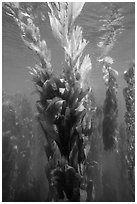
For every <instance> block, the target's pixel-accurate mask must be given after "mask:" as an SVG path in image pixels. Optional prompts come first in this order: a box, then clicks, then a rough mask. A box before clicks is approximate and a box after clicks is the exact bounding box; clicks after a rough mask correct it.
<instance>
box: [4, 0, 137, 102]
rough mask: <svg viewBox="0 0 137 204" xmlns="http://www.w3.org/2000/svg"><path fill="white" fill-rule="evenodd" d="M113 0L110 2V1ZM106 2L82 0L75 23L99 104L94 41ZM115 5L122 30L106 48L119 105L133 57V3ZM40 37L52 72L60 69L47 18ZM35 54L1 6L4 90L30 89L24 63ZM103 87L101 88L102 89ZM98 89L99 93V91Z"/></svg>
mask: <svg viewBox="0 0 137 204" xmlns="http://www.w3.org/2000/svg"><path fill="white" fill-rule="evenodd" d="M113 4H114V3H113ZM109 5H110V3H103V2H101V3H100V2H96V3H95V2H90V3H86V4H85V6H84V8H83V11H82V13H81V15H80V16H79V17H78V19H77V21H76V23H78V24H80V25H81V26H82V28H83V32H84V37H85V38H86V39H87V40H88V41H89V45H88V48H87V53H89V54H90V57H91V60H92V64H93V66H92V67H93V68H92V72H91V85H92V87H93V90H94V93H95V97H96V100H97V102H99V103H100V104H102V100H103V95H104V90H105V89H104V82H103V80H102V72H101V67H99V64H98V63H97V60H96V59H97V57H98V56H99V49H98V47H97V43H98V42H99V37H100V35H101V33H100V32H99V31H98V30H99V26H100V22H99V19H101V18H103V17H104V16H105V15H106V12H107V9H106V7H109ZM115 5H117V7H118V8H122V13H123V15H124V16H125V18H124V20H123V25H124V27H125V30H124V31H123V33H122V34H121V35H119V36H117V42H116V44H115V46H114V48H113V49H112V51H111V52H110V56H112V57H113V58H114V60H115V63H114V65H113V67H114V68H115V69H116V70H117V71H118V72H119V76H118V82H119V97H120V101H119V102H120V106H122V105H123V100H122V89H123V87H124V86H125V83H124V80H123V72H124V70H126V69H127V68H128V64H129V62H130V61H131V60H133V59H134V57H135V5H134V3H132V2H131V3H130V2H129V3H128V2H126V3H115ZM39 26H40V28H41V35H42V38H44V39H46V41H47V44H48V48H49V49H50V50H51V55H52V64H53V68H54V70H55V72H57V73H60V72H61V70H62V62H64V55H63V51H62V49H61V48H60V45H59V44H58V43H57V41H56V39H54V37H53V35H52V33H51V29H50V26H49V19H48V16H47V15H46V20H45V21H43V22H42V21H41V22H40V23H39ZM36 60H37V58H36V56H35V55H34V54H33V52H31V51H30V50H29V49H28V48H26V47H25V45H24V44H23V42H22V40H21V38H20V34H19V29H18V27H17V26H16V25H15V23H14V21H13V20H12V18H11V17H9V16H7V15H6V14H5V12H4V9H3V15H2V65H3V89H5V90H6V91H7V92H8V93H14V92H17V91H19V92H20V91H21V92H22V91H23V92H25V93H30V92H31V91H32V89H33V88H32V83H31V80H30V77H29V74H28V70H27V69H25V68H26V67H27V66H33V65H34V64H35V62H36ZM102 91H103V92H102ZM101 93H102V94H101Z"/></svg>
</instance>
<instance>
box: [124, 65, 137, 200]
mask: <svg viewBox="0 0 137 204" xmlns="http://www.w3.org/2000/svg"><path fill="white" fill-rule="evenodd" d="M124 79H125V81H126V82H127V87H126V88H124V90H123V95H124V98H125V103H126V109H127V111H126V113H125V123H126V133H127V155H126V161H127V168H128V176H129V184H130V191H131V194H132V199H133V201H134V200H135V64H134V63H132V64H130V67H129V69H128V70H127V71H125V72H124Z"/></svg>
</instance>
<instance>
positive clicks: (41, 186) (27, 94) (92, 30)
mask: <svg viewBox="0 0 137 204" xmlns="http://www.w3.org/2000/svg"><path fill="white" fill-rule="evenodd" d="M21 4H22V6H24V8H25V9H26V8H27V7H29V6H30V5H32V8H33V12H34V13H33V15H34V20H33V21H34V23H35V25H36V26H38V27H39V29H40V36H41V40H45V41H46V43H47V48H48V49H49V50H50V52H51V64H52V68H53V71H54V73H55V74H56V76H58V78H59V77H60V75H61V73H62V69H63V67H64V66H65V63H66V62H65V59H66V58H65V57H66V56H65V54H66V53H65V54H64V50H63V48H62V47H63V46H62V47H61V45H60V42H59V40H57V39H56V38H55V36H54V34H53V30H52V26H51V22H50V19H49V14H48V13H50V8H49V7H48V5H47V4H43V2H36V3H34V2H33V3H31V2H29V3H25V2H24V3H21ZM53 5H54V3H53ZM53 5H52V4H51V7H52V6H53ZM53 7H54V6H53ZM112 8H115V9H116V10H118V11H120V12H121V14H122V16H124V18H123V19H122V32H121V33H120V34H118V35H116V41H115V43H114V46H113V47H112V50H110V52H109V56H110V57H111V59H113V60H114V63H113V64H112V68H113V69H114V70H116V71H117V72H118V75H116V76H115V77H114V80H115V78H116V81H117V84H118V89H117V88H116V87H114V89H115V90H114V92H113V94H112V96H111V95H110V97H112V99H111V100H112V103H111V101H110V107H109V102H108V104H107V99H106V98H107V94H106V93H107V92H106V90H107V86H106V84H107V82H106V81H105V82H104V79H103V73H102V64H101V63H100V62H99V59H101V56H103V54H102V53H101V49H100V47H99V46H98V44H99V42H100V41H101V37H102V36H103V35H104V33H105V32H106V31H107V30H100V28H101V26H102V22H105V20H106V19H105V18H106V15H107V14H108V15H109V14H110V10H111V9H112ZM14 9H15V8H14ZM54 17H55V16H54ZM24 18H26V17H24ZM103 20H104V21H103ZM72 25H73V24H72ZM74 25H78V26H80V27H82V31H83V38H84V39H86V40H87V41H88V44H87V46H86V47H85V49H84V51H83V52H82V54H83V55H88V54H89V57H90V60H91V64H90V65H91V69H90V71H89V72H88V75H87V76H86V79H87V81H88V82H89V85H90V87H91V88H92V94H93V95H92V97H93V101H94V102H93V106H94V105H95V106H96V108H95V107H93V108H95V109H94V110H95V112H94V110H93V113H91V115H90V113H89V115H90V116H89V118H90V123H91V124H90V125H89V121H88V119H87V120H85V121H86V122H85V126H86V125H87V124H88V125H89V129H88V128H87V126H88V125H87V126H86V128H87V129H86V133H83V132H82V131H84V130H85V129H82V130H81V132H82V133H81V134H82V135H83V134H87V135H88V134H90V136H91V137H89V138H90V139H89V138H88V139H89V140H88V142H87V143H88V145H89V144H90V145H89V146H90V150H89V155H88V156H87V158H88V159H87V161H88V162H89V163H88V162H87V163H88V165H87V163H86V165H87V166H86V167H85V169H86V170H85V169H84V167H83V169H84V170H85V172H86V174H87V175H86V176H87V177H86V179H87V180H89V181H90V182H91V183H90V182H89V181H88V182H89V183H90V184H92V187H91V188H92V190H91V191H90V188H89V187H88V185H87V186H86V184H85V183H86V181H87V180H86V179H85V180H84V179H83V180H84V181H83V180H82V179H81V180H82V182H83V184H82V186H83V187H81V190H80V196H81V198H80V200H79V201H90V202H93V201H97V202H131V201H134V196H135V195H134V190H133V189H134V182H133V179H134V176H133V171H134V168H133V169H132V175H131V177H130V179H129V177H128V176H129V169H128V167H127V160H126V159H127V157H126V156H127V154H128V153H129V152H128V153H127V146H128V142H129V140H128V139H127V138H128V136H129V135H128V133H127V132H126V131H127V128H126V125H127V123H126V121H125V119H124V116H125V112H126V111H127V112H128V108H127V103H126V102H125V100H126V99H125V98H124V96H123V89H124V88H125V87H127V83H128V82H127V81H126V79H125V78H124V72H125V71H126V70H128V69H129V67H130V65H131V62H133V63H134V61H135V3H134V2H86V3H85V4H84V6H83V8H82V11H81V12H80V14H79V15H78V17H77V18H76V20H75V24H74ZM115 26H117V25H115ZM116 29H117V28H116ZM101 54H102V55H101ZM103 57H104V56H103ZM82 60H83V59H82ZM83 61H84V60H83ZM38 62H39V57H38V56H37V54H36V53H34V52H33V50H31V49H29V48H28V47H27V46H26V45H25V43H24V42H23V40H22V38H21V30H20V28H19V26H18V25H17V23H16V22H15V20H14V18H13V17H12V16H11V15H8V14H7V8H6V6H5V5H4V3H3V6H2V90H3V96H2V97H3V98H2V100H3V101H2V138H3V139H2V140H3V141H2V147H3V149H2V164H3V165H2V191H3V192H2V197H3V198H2V199H3V201H7V202H9V201H10V202H11V201H12V202H14V201H15V202H16V201H17V202H28V201H30V202H35V201H36V202H46V201H62V200H61V199H60V197H58V196H57V198H54V197H52V196H53V195H52V193H53V192H52V191H51V189H52V187H51V186H52V185H51V186H50V182H49V180H50V179H51V181H52V182H53V183H54V182H55V181H53V180H54V179H53V180H52V176H53V174H52V175H51V174H50V173H51V172H50V170H49V169H50V165H51V169H52V170H53V166H54V165H53V163H54V162H55V163H56V166H58V165H59V162H57V161H54V162H53V161H51V160H50V159H51V155H50V154H51V149H50V148H51V147H49V146H50V145H49V146H48V142H49V141H48V139H47V138H46V136H45V135H46V134H47V132H48V130H49V129H48V130H47V132H46V131H44V128H42V125H41V123H39V122H38V120H39V118H38V117H39V115H38V113H37V112H39V110H40V109H41V107H40V109H39V108H37V109H38V110H36V101H37V100H39V101H38V102H41V101H42V100H43V101H44V102H43V103H45V104H46V105H47V104H48V103H47V101H48V96H47V98H46V99H43V98H42V97H43V95H40V97H39V95H38V94H37V93H36V91H35V86H34V82H33V80H32V77H31V75H30V73H29V69H28V67H35V65H36V63H38ZM110 64H111V63H110ZM80 66H81V65H80ZM131 66H132V65H131ZM133 67H134V65H133ZM115 73H116V72H115ZM65 80H66V79H65ZM60 81H61V79H60ZM126 82H127V83H126ZM45 83H46V82H45ZM45 83H43V84H45ZM63 83H65V82H63ZM105 83H106V84H105ZM43 86H44V85H43ZM62 86H63V85H62ZM108 86H109V85H108ZM110 86H111V85H110ZM52 88H53V87H52ZM61 88H62V87H61ZM75 90H76V91H77V89H75ZM83 90H84V89H83ZM52 91H53V90H52ZM52 91H51V92H52ZM115 91H116V92H117V94H116V95H115ZM47 93H49V95H50V94H51V93H50V92H47ZM40 94H41V92H40ZM71 94H72V93H71ZM73 94H74V93H73ZM77 94H78V93H77ZM77 94H76V97H78V96H77ZM74 95H75V94H74ZM68 97H69V96H68ZM84 97H85V96H84ZM115 97H117V99H118V117H117V116H116V115H117V101H115ZM132 97H133V98H134V96H132ZM49 99H50V100H51V98H49ZM46 100H47V101H46ZM50 100H49V101H50ZM63 100H66V99H64V98H63ZM71 100H73V99H71ZM81 100H83V99H81ZM45 101H46V102H45ZM49 101H48V102H49ZM108 101H109V97H108ZM58 102H60V101H58ZM69 102H70V101H69ZM71 102H72V101H71ZM73 102H74V101H73ZM73 102H72V104H73ZM88 102H89V101H88ZM105 102H106V104H107V105H108V108H106V109H105V108H104V109H103V105H104V104H105ZM54 103H56V101H55V102H54ZM60 103H62V101H61V102H60ZM76 103H77V102H76ZM79 103H81V101H80V102H79ZM82 103H83V102H82ZM62 104H64V102H63V103H62ZM46 105H45V106H46ZM52 105H54V104H52ZM73 105H75V104H73ZM82 105H83V104H82ZM90 105H91V104H90ZM107 105H106V107H107ZM111 105H112V106H113V105H114V106H113V107H112V110H111ZM130 105H131V104H130ZM48 107H49V106H48ZM62 107H63V105H62ZM104 107H105V105H104ZM50 108H51V107H50ZM69 108H70V109H71V106H70V107H69ZM113 108H114V109H115V110H114V112H113ZM62 109H63V108H62ZM66 109H67V108H66ZM77 109H78V108H77ZM77 109H75V111H78V110H77ZM107 109H108V112H109V111H110V112H109V114H110V118H111V113H112V115H113V113H114V118H113V116H112V120H111V119H110V120H111V122H112V123H106V126H108V129H109V131H110V132H111V125H112V126H113V127H112V129H115V130H114V132H115V134H116V135H117V136H116V138H113V139H114V140H115V141H112V143H113V142H114V143H115V144H116V145H114V146H115V147H114V149H113V148H112V149H113V150H110V151H109V150H108V149H109V147H108V149H105V142H106V143H107V141H104V140H105V139H104V136H103V134H104V133H103V127H104V126H103V125H104V123H105V122H104V118H105V111H106V113H107ZM45 110H46V111H47V109H45ZM45 110H44V111H45ZM104 110H105V111H104ZM82 111H83V110H82ZM82 111H81V112H82ZM103 111H104V112H103ZM111 111H112V112H111ZM53 112H54V109H53ZM66 112H67V111H66ZM66 112H65V113H66ZM52 114H53V113H52V111H51V118H52ZM59 114H62V113H59ZM59 114H56V117H54V119H57V118H58V117H59V116H58V115H59ZM67 114H68V113H67ZM134 114H135V113H134ZM115 116H116V117H117V119H116V120H117V121H118V124H117V125H116V126H117V127H116V128H114V126H115V124H113V122H114V123H115ZM63 117H64V115H63ZM84 117H85V115H84V116H83V118H84ZM92 117H93V118H92ZM36 118H38V120H37V119H36ZM51 118H50V116H49V121H50V122H51V121H52V120H53V118H52V119H51ZM92 119H93V120H92ZM133 119H134V118H133ZM7 121H8V123H7ZM47 121H48V120H47ZM79 121H80V120H79ZM81 121H82V122H81V123H82V125H83V121H84V119H81ZM92 122H93V124H92ZM47 123H48V122H47ZM77 123H78V122H77ZM109 124H110V127H109ZM55 125H56V128H57V127H58V126H57V124H56V123H55V124H54V126H55ZM69 125H70V124H69V123H68V126H69ZM82 125H81V126H82ZM70 126H71V125H70ZM74 126H76V125H74ZM47 127H48V125H47ZM63 127H64V126H63ZM61 128H62V126H61ZM61 128H60V129H61ZM78 128H79V126H78ZM78 128H77V127H75V130H76V132H77V130H78ZM82 128H83V126H82ZM68 129H69V128H68ZM104 129H105V128H104ZM106 129H107V128H106ZM106 129H105V130H106ZM50 130H51V129H50ZM50 130H49V132H50ZM105 130H104V131H105ZM56 131H57V133H58V134H59V133H60V132H59V131H62V129H61V130H58V129H56ZM73 131H74V129H73ZM78 131H79V130H78ZM90 131H91V132H90ZM45 132H46V133H45ZM49 132H48V133H49ZM62 132H63V131H62ZM66 132H67V131H66ZM66 132H65V133H64V132H63V133H62V134H66V135H67V133H66ZM74 132H75V131H74ZM133 132H134V130H133ZM53 133H54V132H52V134H53ZM71 133H72V131H70V134H71ZM108 134H109V133H108ZM112 134H113V130H112ZM49 135H50V134H49ZM59 135H60V134H59ZM87 135H86V136H87ZM106 135H107V131H106ZM44 136H45V137H44ZM88 136H89V135H88ZM111 136H112V135H111ZM111 136H110V137H111ZM45 138H46V139H45ZM106 138H107V136H106ZM109 139H110V140H109ZM108 140H109V141H108V143H107V145H108V146H109V142H110V143H111V138H109V137H108ZM82 141H84V140H82ZM85 141H86V139H85ZM127 141H128V142H127ZM130 142H131V143H134V141H133V140H132V141H131V140H130ZM72 143H74V144H75V142H74V141H72ZM87 143H86V142H85V143H84V144H86V145H87ZM64 144H66V143H65V141H64ZM82 144H83V143H82ZM86 145H85V146H84V147H86V148H87V149H88V147H89V146H88V145H87V146H86ZM76 146H77V144H76ZM112 146H113V144H112ZM133 146H134V144H133ZM78 148H79V147H78ZM58 149H59V148H57V147H56V148H55V146H54V150H55V152H54V153H53V154H52V156H53V160H56V159H55V156H57V157H58V158H57V159H59V158H60V157H59V154H57V155H56V151H57V150H58ZM62 149H63V148H62ZM64 149H65V147H64ZM87 149H86V150H87ZM110 149H111V148H110ZM62 151H64V150H62ZM133 151H134V148H132V153H131V154H133V155H134V152H133ZM71 153H74V152H71ZM80 153H81V152H80ZM82 153H83V152H82ZM82 153H81V154H82ZM61 154H62V152H61ZM83 154H84V153H83ZM85 154H86V153H85ZM87 154H88V153H87ZM129 154H130V153H129ZM49 155H50V156H49ZM65 156H66V155H65ZM77 157H78V156H77ZM81 157H82V156H81ZM85 158H86V157H84V159H85ZM63 159H64V158H63ZM63 159H62V160H61V165H62V163H63V162H64V160H63ZM75 159H76V158H74V160H75ZM82 159H83V158H82ZM82 159H81V160H82ZM84 159H83V161H84ZM68 160H69V159H68ZM83 161H82V162H83ZM72 163H73V162H72ZM83 163H84V162H83ZM83 163H82V165H83ZM78 164H79V163H78ZM84 164H85V163H84ZM65 165H66V164H65ZM67 165H68V163H67ZM80 165H81V163H80ZM80 165H79V169H78V170H79V171H78V172H80V171H84V170H83V169H82V170H81V169H80V168H82V167H81V166H80ZM65 167H66V166H65ZM9 169H10V170H9ZM80 173H81V172H80ZM81 175H82V173H81ZM82 176H83V175H82ZM65 178H66V177H65ZM80 178H81V177H80ZM82 178H83V177H82ZM59 181H60V180H59ZM60 182H61V181H60ZM92 182H93V183H92ZM90 184H89V186H90ZM130 184H131V185H130ZM53 185H54V184H53ZM56 185H57V184H56ZM60 186H62V184H61V183H60ZM60 186H58V188H59V191H61V190H60V189H61V187H60ZM84 186H86V187H84ZM85 189H86V190H85ZM54 190H55V189H54ZM75 191H76V189H75ZM62 192H63V195H62V194H61V196H62V197H63V199H66V201H69V199H70V197H71V196H70V195H68V194H67V193H66V192H67V190H66V191H65V190H64V191H62ZM88 192H89V193H88ZM53 194H54V193H53ZM64 195H65V196H64ZM69 196H70V197H69ZM55 197H56V196H55ZM66 197H67V198H66ZM68 198H69V199H68ZM56 199H57V200H56ZM67 199H68V200H67ZM73 199H74V198H73ZM70 201H73V200H71V199H70ZM74 201H75V199H74Z"/></svg>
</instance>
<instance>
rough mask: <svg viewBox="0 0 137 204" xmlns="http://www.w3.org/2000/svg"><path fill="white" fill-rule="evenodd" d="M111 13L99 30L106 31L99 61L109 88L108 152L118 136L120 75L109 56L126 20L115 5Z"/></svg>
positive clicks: (106, 111)
mask: <svg viewBox="0 0 137 204" xmlns="http://www.w3.org/2000/svg"><path fill="white" fill-rule="evenodd" d="M109 11H110V12H109V14H108V15H106V17H105V19H103V20H101V21H103V22H104V24H103V25H102V26H101V27H100V29H99V30H100V31H105V34H104V35H103V36H102V37H101V41H100V42H99V43H98V47H100V49H101V56H100V58H99V59H98V61H99V62H100V63H102V64H103V68H102V72H103V79H104V81H105V85H106V88H107V90H106V98H105V101H104V106H103V112H104V119H103V143H104V149H105V150H106V151H108V150H112V149H114V148H115V146H116V143H117V135H118V128H117V118H118V102H117V96H116V95H117V90H118V84H117V80H116V75H118V72H117V71H116V70H115V69H113V68H112V67H111V65H112V64H113V63H114V60H113V59H112V58H111V57H110V56H107V54H108V52H110V50H111V49H112V48H113V47H114V43H115V41H116V36H117V34H120V33H121V32H122V30H123V24H122V19H123V18H124V16H122V12H121V9H118V8H117V7H116V6H114V5H113V4H112V5H111V6H110V8H109Z"/></svg>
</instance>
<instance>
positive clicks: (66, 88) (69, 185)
mask: <svg viewBox="0 0 137 204" xmlns="http://www.w3.org/2000/svg"><path fill="white" fill-rule="evenodd" d="M48 6H49V8H50V12H49V19H50V25H51V28H52V31H53V34H54V36H55V37H56V38H57V39H58V41H59V43H60V44H61V46H62V47H63V49H64V52H65V66H64V69H63V73H62V75H61V77H59V78H57V77H56V76H54V73H53V70H52V66H51V60H50V52H49V50H48V48H47V45H46V42H45V41H44V40H41V38H40V31H39V28H38V27H36V26H35V24H34V23H33V19H32V18H31V16H30V15H29V14H28V13H27V12H26V13H25V15H23V12H22V9H21V8H20V6H19V4H17V5H16V4H14V3H13V5H12V3H9V4H7V7H8V8H9V10H10V14H11V15H12V16H13V18H14V20H15V21H16V23H17V25H18V26H19V27H20V29H21V37H22V39H23V41H24V43H25V44H26V45H27V47H29V48H30V49H31V50H33V51H34V52H35V53H36V54H37V55H38V57H39V59H40V63H39V64H37V65H35V67H34V68H29V70H30V74H31V75H32V80H33V81H34V84H35V87H36V90H37V91H38V93H39V96H40V97H39V101H37V103H36V106H37V110H38V113H39V114H38V116H37V118H38V121H39V123H40V125H41V127H42V129H43V131H44V133H45V137H46V139H47V141H48V145H49V155H48V158H49V171H50V175H49V183H50V190H51V192H52V195H53V194H54V197H53V198H52V196H49V197H51V198H49V199H51V200H52V199H53V200H54V201H59V200H65V201H67V200H68V201H80V184H81V177H82V176H83V167H82V166H83V165H84V162H85V159H86V155H85V152H84V148H85V145H84V141H85V139H84V137H85V135H84V131H85V128H86V131H85V132H88V128H89V127H90V122H91V121H90V120H91V117H92V116H90V117H89V115H88V113H89V112H90V111H92V107H90V106H88V102H89V101H90V102H91V101H92V97H91V96H90V95H92V92H91V89H90V88H89V83H88V82H86V80H85V79H86V75H87V73H88V72H89V71H90V70H91V68H92V65H91V61H90V57H89V55H86V56H85V57H84V59H83V60H82V55H83V50H84V48H85V47H86V45H87V43H88V42H87V41H86V40H85V39H84V38H83V36H82V28H81V27H79V26H75V24H74V21H75V19H76V17H77V16H78V15H79V14H80V12H81V10H82V8H83V6H84V3H82V2H81V3H78V2H73V3H56V2H55V3H50V2H49V3H48ZM88 94H89V97H88ZM91 103H92V102H91ZM91 115H92V114H91ZM85 118H87V119H86V120H88V125H87V126H86V127H84V123H83V122H84V120H85ZM81 126H83V128H81ZM88 126H89V127H88ZM89 132H90V131H89ZM87 134H88V133H87ZM87 134H86V135H87ZM57 155H58V156H57ZM56 156H57V157H56ZM73 158H75V159H73ZM49 201H50V200H49Z"/></svg>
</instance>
